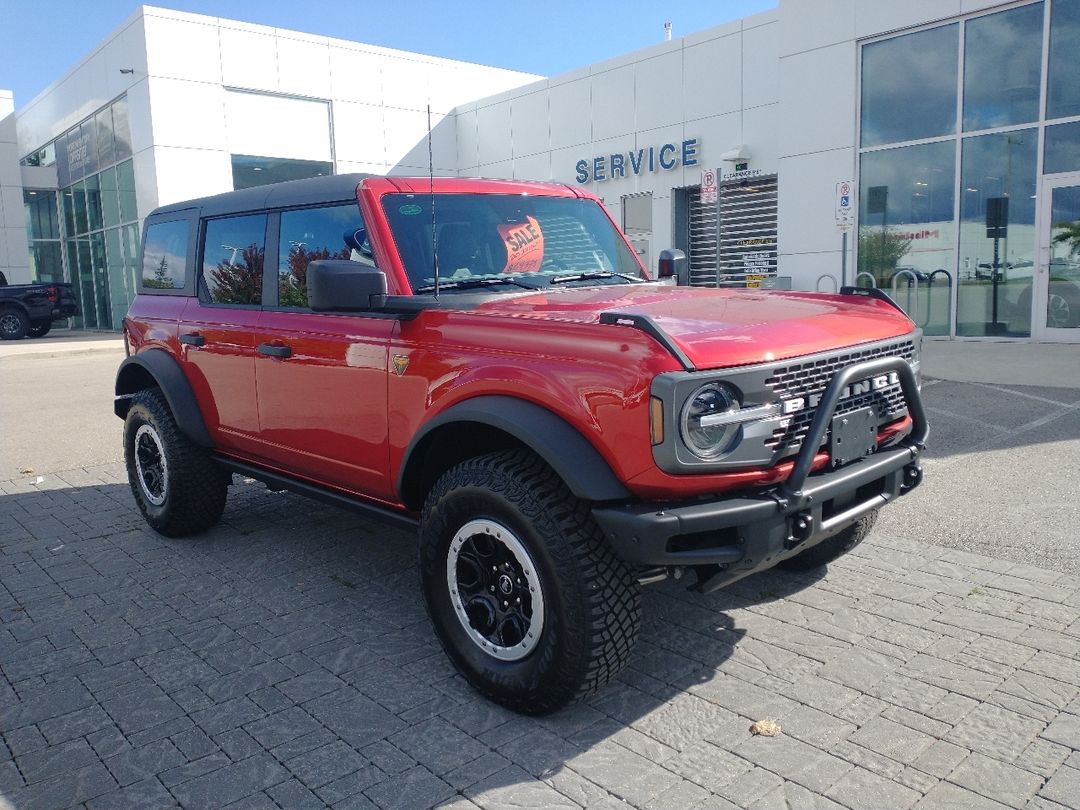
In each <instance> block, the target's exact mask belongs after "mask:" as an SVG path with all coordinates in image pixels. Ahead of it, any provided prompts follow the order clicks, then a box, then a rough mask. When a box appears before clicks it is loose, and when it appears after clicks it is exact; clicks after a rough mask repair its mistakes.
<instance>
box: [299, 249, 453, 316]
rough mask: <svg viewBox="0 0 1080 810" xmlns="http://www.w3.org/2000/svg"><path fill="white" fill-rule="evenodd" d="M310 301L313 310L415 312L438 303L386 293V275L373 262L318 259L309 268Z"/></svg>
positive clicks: (431, 297)
mask: <svg viewBox="0 0 1080 810" xmlns="http://www.w3.org/2000/svg"><path fill="white" fill-rule="evenodd" d="M307 292H308V304H309V305H310V306H311V309H312V310H313V311H314V312H390V313H400V314H403V315H415V314H417V313H418V312H421V311H423V310H425V309H432V308H434V307H437V306H438V305H439V299H437V298H435V297H433V296H430V295H387V294H386V274H385V273H384V272H382V271H381V270H379V269H377V268H375V267H372V266H371V265H367V264H362V263H360V262H350V261H345V260H342V259H316V260H315V261H313V262H311V263H310V264H309V265H308V267H307Z"/></svg>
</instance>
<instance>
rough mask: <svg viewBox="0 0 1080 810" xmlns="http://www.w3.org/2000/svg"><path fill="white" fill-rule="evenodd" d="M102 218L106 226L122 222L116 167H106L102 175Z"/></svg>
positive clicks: (111, 226)
mask: <svg viewBox="0 0 1080 810" xmlns="http://www.w3.org/2000/svg"><path fill="white" fill-rule="evenodd" d="M99 177H100V182H101V218H102V220H103V221H104V223H105V227H106V228H114V227H116V226H117V225H119V224H120V196H119V189H118V187H117V185H116V168H115V167H113V168H111V169H106V170H105V171H103V172H102V173H101V174H100V175H99Z"/></svg>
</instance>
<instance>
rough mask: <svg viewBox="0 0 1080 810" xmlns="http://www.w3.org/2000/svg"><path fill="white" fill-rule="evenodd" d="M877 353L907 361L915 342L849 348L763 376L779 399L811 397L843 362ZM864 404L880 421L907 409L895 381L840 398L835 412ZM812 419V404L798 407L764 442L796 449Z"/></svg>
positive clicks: (790, 450) (784, 451) (912, 355)
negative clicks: (864, 392)
mask: <svg viewBox="0 0 1080 810" xmlns="http://www.w3.org/2000/svg"><path fill="white" fill-rule="evenodd" d="M878 357H903V358H904V359H905V360H907V361H908V362H909V363H910V362H911V361H912V360H913V359H914V358H915V344H914V342H913V341H910V340H904V341H900V342H897V343H892V344H888V345H885V346H875V347H873V348H868V349H857V348H856V349H849V350H847V351H844V352H840V353H838V354H835V355H832V356H830V357H824V358H821V359H820V360H813V361H809V362H803V363H798V362H796V363H792V364H791V365H788V366H783V367H780V368H777V369H776V371H775V372H774V373H773V374H772V376H770V377H769V378H768V379H767V380H765V385H766V386H768V387H769V389H770V390H771V391H772V392H773V393H775V394H776V395H777V396H779V397H780V399H782V400H783V399H790V398H792V397H810V396H813V395H815V394H821V393H823V392H824V391H825V388H826V387H827V386H828V385H829V382H830V381H831V380H832V378H833V375H834V374H836V372H837V371H839V370H840V369H842V368H844V367H845V366H850V365H851V364H852V363H860V362H862V361H864V360H874V359H876V358H878ZM866 407H872V408H874V410H875V411H877V415H878V419H879V420H880V422H881V423H882V424H884V423H886V422H891V421H893V420H895V419H899V418H900V417H901V416H903V415H904V414H905V413H906V412H907V405H906V404H905V402H904V392H903V391H902V389H901V387H900V384H899V383H896V384H894V385H890V386H888V387H887V388H882V389H879V390H877V391H871V392H870V393H867V394H856V395H855V396H850V397H848V398H846V399H842V400H840V402H839V403H838V404H837V407H836V414H838V415H841V414H845V413H851V412H852V411H857V410H859V409H860V408H866ZM813 420H814V409H813V408H806V409H805V410H801V411H799V412H798V413H796V414H794V415H793V416H792V417H791V422H790V424H789V425H788V426H787V427H783V428H777V429H776V430H774V431H773V434H772V436H771V437H770V438H768V439H766V440H765V446H766V447H771V448H773V450H776V451H780V452H781V453H782V454H785V455H786V454H788V453H793V452H796V451H798V449H799V446H800V445H801V444H802V440H803V439H804V438H805V437H806V433H807V431H808V430H809V429H810V423H811V422H812V421H813Z"/></svg>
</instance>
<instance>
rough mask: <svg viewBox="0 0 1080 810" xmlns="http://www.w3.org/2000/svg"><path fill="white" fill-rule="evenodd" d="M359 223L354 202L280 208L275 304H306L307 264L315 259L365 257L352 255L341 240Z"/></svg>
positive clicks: (357, 211) (360, 227)
mask: <svg viewBox="0 0 1080 810" xmlns="http://www.w3.org/2000/svg"><path fill="white" fill-rule="evenodd" d="M363 227H364V223H363V220H362V219H361V218H360V209H359V208H358V207H357V205H356V203H348V204H346V205H335V206H331V207H328V208H305V209H303V210H300V211H283V212H282V214H281V239H280V241H279V243H278V305H279V306H282V307H301V308H306V307H307V305H308V297H307V267H308V264H310V263H311V262H312V261H314V260H315V259H350V258H354V259H362V258H365V257H362V256H354V255H353V251H352V249H351V248H349V247H348V246H347V245H346V244H345V237H346V235H350V234H353V233H355V232H356V231H357V230H362V229H363ZM362 241H363V240H361V242H362ZM361 246H363V245H361ZM369 261H370V259H369Z"/></svg>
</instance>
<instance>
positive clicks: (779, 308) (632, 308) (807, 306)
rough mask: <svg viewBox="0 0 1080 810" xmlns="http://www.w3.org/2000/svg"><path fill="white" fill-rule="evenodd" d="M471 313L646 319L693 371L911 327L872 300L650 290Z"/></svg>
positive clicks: (495, 303)
mask: <svg viewBox="0 0 1080 810" xmlns="http://www.w3.org/2000/svg"><path fill="white" fill-rule="evenodd" d="M474 311H475V312H478V313H490V314H499V315H509V316H513V317H521V318H544V319H550V320H562V321H573V322H578V323H597V322H598V321H599V319H600V313H602V312H620V313H627V314H634V315H648V316H649V317H650V318H652V319H653V321H655V322H656V325H657V326H659V327H660V329H661V330H663V331H664V332H666V333H667V334H668V335H669V336H670V337H671V338H672V340H674V341H675V343H676V344H677V345H678V346H679V347H680V348H681V349H682V350H683V352H685V353H686V355H687V356H688V357H689V358H690V360H691V362H693V364H694V366H695V367H697V368H700V369H705V368H722V367H726V366H741V365H750V364H753V363H766V362H769V361H772V360H782V359H785V358H788V357H798V356H801V355H805V354H813V353H815V352H822V351H828V350H829V349H836V348H841V347H844V346H852V345H855V344H858V343H868V342H871V341H875V340H884V339H887V338H891V337H899V336H901V335H906V334H909V333H910V332H911V331H913V329H914V326H913V325H912V323H911V321H910V320H908V318H907V316H905V315H904V314H903V313H901V312H899V311H897V310H896V309H894V308H893V307H891V306H889V305H888V304H887V303H885V302H884V301H880V300H876V299H873V298H861V297H860V298H854V297H851V296H840V295H823V294H820V293H809V292H782V291H777V290H730V289H718V290H717V289H704V288H700V287H695V288H688V287H666V286H655V285H651V284H650V285H648V286H646V285H634V286H622V285H619V286H603V287H586V288H581V287H578V288H567V289H562V290H559V291H557V292H540V293H536V294H531V293H530V294H524V295H509V296H505V297H499V298H495V299H493V300H489V301H486V302H484V303H483V304H481V305H480V306H479V307H477V308H476V310H474ZM612 328H613V329H622V328H626V327H622V326H612Z"/></svg>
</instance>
